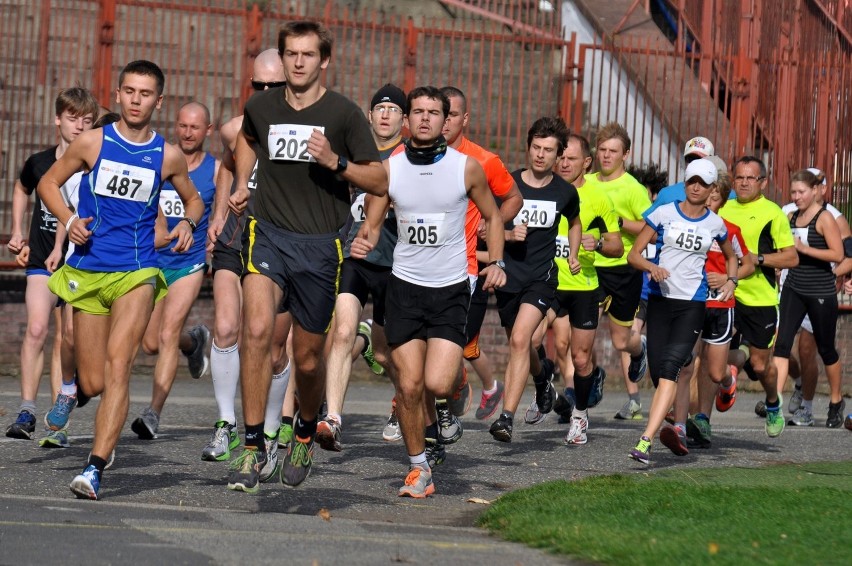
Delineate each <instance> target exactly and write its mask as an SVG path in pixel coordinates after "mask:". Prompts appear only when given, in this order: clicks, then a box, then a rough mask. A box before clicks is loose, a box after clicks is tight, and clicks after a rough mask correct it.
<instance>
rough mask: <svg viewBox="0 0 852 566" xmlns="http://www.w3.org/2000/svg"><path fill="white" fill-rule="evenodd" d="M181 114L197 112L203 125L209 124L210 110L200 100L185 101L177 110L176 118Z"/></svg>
mask: <svg viewBox="0 0 852 566" xmlns="http://www.w3.org/2000/svg"><path fill="white" fill-rule="evenodd" d="M181 114H198V115H199V116H200V118H201V119H202V120H203V121H204V124H205V125H209V124H210V110H209V109H208V108H207V107H206V106H204V105H203V104H201V103H200V102H187V103H186V104H184V105H183V106H181V107H180V110H178V120H180V116H181Z"/></svg>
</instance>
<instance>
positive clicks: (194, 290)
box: [130, 102, 219, 440]
mask: <svg viewBox="0 0 852 566" xmlns="http://www.w3.org/2000/svg"><path fill="white" fill-rule="evenodd" d="M175 126H176V127H175V135H176V137H177V142H178V143H177V147H178V148H179V149H180V151H181V153H182V154H183V157H184V159H185V160H186V166H187V169H188V170H189V178H190V179H191V180H192V184H193V185H195V188H196V190H197V191H198V194H199V195H200V196H201V200H202V202H203V203H204V215H203V216H202V217H201V221H200V222H199V223H198V226H197V227H196V228H195V230H194V231H193V234H192V239H193V243H192V248H191V249H189V250H186V251H185V252H181V253H176V252H175V251H174V250H173V249H172V248H171V247H167V248H165V249H162V250H160V251H159V253H158V255H157V259H158V264H159V266H160V269H161V270H162V272H163V275H164V276H165V278H166V285H168V288H169V293H168V295H166V297H165V298H164V299H163V300H162V301H159V302H158V303H157V304H156V306H154V312H153V313H151V320H150V321H149V322H148V328H147V329H146V330H145V336H144V337H143V338H142V349H143V350H144V351H145V352H146V353H147V354H157V353H159V355H158V356H157V362H156V364H155V365H154V384H153V392H152V394H151V404H150V406H148V407H147V408H145V410H144V411H142V414H141V415H140V416H139V417H138V418H137V419H136V420H134V421H133V423H132V424H131V426H130V428H131V429H132V430H133V432H135V433H136V435H137V436H139V438H141V439H143V440H151V439H154V438H156V437H157V430H158V429H159V426H160V413H162V411H163V405H164V404H165V402H166V398H167V397H168V396H169V391H171V388H172V384H173V383H174V380H175V374H176V373H177V362H178V350H180V351H181V352H183V353H184V355H185V356H187V358H188V361H189V372H190V375H191V376H192V377H194V378H195V379H198V378H199V377H201V376H202V375H204V374H205V373H206V372H207V369H208V368H209V365H210V360H209V358H208V356H207V348H208V347H209V344H210V331H209V330H208V329H207V327H206V326H204V325H199V326H195V327H193V328H191V329H190V330H189V331H188V332H184V331H183V325H184V323H185V322H186V318H187V316H189V310H190V309H191V308H192V304H193V303H194V302H195V299H196V297H198V293H199V291H201V283H202V282H203V280H204V273H205V272H206V271H207V263H206V260H207V250H206V248H207V241H206V240H207V220H208V217H209V216H210V208H211V207H212V206H213V195H214V193H215V192H216V175H217V173H218V171H219V160H217V159H216V158H215V157H213V156H212V155H211V154H209V153H207V152H206V151H204V141H205V140H206V139H207V138H208V137H209V136H210V134H211V133H213V124H212V123H211V119H210V111H209V110H208V109H207V107H206V106H204V105H203V104H201V103H200V102H188V103H186V104H184V105H183V106H182V107H181V108H180V110H179V111H178V115H177V122H176V124H175ZM160 210H162V211H163V214H164V215H165V217H166V222H167V227H168V229H169V230H172V229H174V227H175V226H176V225H177V223H178V222H180V221H181V219H182V218H183V203H182V201H181V199H180V195H178V193H177V191H175V189H174V187H173V186H172V185H171V183H169V182H166V183H163V188H162V190H161V191H160Z"/></svg>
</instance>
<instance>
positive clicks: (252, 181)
mask: <svg viewBox="0 0 852 566" xmlns="http://www.w3.org/2000/svg"><path fill="white" fill-rule="evenodd" d="M256 188H257V161H255V162H254V167H253V168H252V170H251V175H249V180H248V190H250V191H253V190H255V189H256Z"/></svg>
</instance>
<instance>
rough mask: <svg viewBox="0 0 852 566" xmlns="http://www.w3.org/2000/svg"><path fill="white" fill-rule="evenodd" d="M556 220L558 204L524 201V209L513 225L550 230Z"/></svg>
mask: <svg viewBox="0 0 852 566" xmlns="http://www.w3.org/2000/svg"><path fill="white" fill-rule="evenodd" d="M555 220H556V203H555V202H553V201H549V200H528V199H524V207H523V208H522V209H521V211H520V212H519V213H518V215H517V216H515V219H514V221H513V223H514V224H515V226H517V225H518V224H526V225H527V226H528V227H529V228H550V227H551V226H553V222H554V221H555Z"/></svg>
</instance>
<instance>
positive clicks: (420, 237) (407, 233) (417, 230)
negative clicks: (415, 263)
mask: <svg viewBox="0 0 852 566" xmlns="http://www.w3.org/2000/svg"><path fill="white" fill-rule="evenodd" d="M445 217H446V214H444V213H438V214H418V215H409V216H406V217H404V218H403V217H400V216H397V217H396V218H397V227H398V229H399V241H400V242H403V243H405V244H410V245H414V246H441V245H443V244H444V243H445V241H446V232H447V224H446V222H444V218H445Z"/></svg>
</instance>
